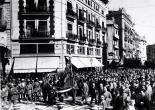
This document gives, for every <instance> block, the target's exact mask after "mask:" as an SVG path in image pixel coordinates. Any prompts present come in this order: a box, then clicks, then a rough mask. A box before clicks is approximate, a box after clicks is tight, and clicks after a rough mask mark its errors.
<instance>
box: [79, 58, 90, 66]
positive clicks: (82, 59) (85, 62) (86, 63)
mask: <svg viewBox="0 0 155 110" xmlns="http://www.w3.org/2000/svg"><path fill="white" fill-rule="evenodd" d="M79 59H80V61H81V62H82V63H83V64H84V65H85V67H91V66H92V65H91V62H90V59H89V58H79Z"/></svg>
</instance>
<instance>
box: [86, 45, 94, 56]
mask: <svg viewBox="0 0 155 110" xmlns="http://www.w3.org/2000/svg"><path fill="white" fill-rule="evenodd" d="M87 55H93V48H90V47H88V48H87Z"/></svg>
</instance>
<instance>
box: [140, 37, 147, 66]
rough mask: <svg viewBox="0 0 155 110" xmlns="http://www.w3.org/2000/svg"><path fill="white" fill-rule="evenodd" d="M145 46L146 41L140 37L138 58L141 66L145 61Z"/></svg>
mask: <svg viewBox="0 0 155 110" xmlns="http://www.w3.org/2000/svg"><path fill="white" fill-rule="evenodd" d="M146 45H147V41H146V38H145V36H141V37H140V58H141V62H142V64H143V65H144V63H145V61H146V60H147V53H146Z"/></svg>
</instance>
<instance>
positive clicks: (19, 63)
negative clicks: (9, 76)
mask: <svg viewBox="0 0 155 110" xmlns="http://www.w3.org/2000/svg"><path fill="white" fill-rule="evenodd" d="M36 61H37V58H36V57H31V58H29V57H27V58H15V60H14V67H13V71H14V73H35V72H36Z"/></svg>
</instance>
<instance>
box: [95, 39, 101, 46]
mask: <svg viewBox="0 0 155 110" xmlns="http://www.w3.org/2000/svg"><path fill="white" fill-rule="evenodd" d="M96 46H97V47H101V46H102V42H101V41H100V40H99V39H97V43H96Z"/></svg>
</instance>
